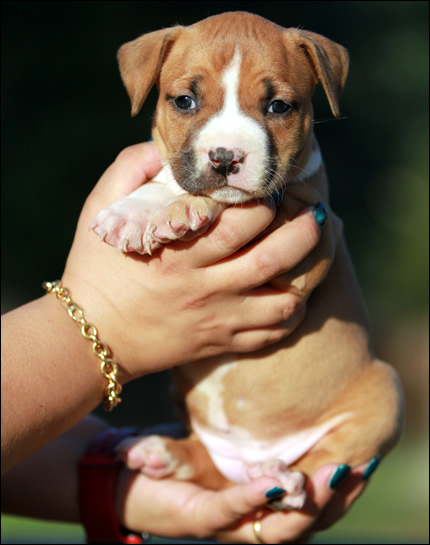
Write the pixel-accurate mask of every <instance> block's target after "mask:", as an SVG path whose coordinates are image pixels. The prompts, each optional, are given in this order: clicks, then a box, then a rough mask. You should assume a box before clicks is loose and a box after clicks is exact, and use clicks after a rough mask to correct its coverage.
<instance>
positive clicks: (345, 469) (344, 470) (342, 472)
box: [329, 464, 351, 490]
mask: <svg viewBox="0 0 430 545" xmlns="http://www.w3.org/2000/svg"><path fill="white" fill-rule="evenodd" d="M350 471H351V468H350V467H349V466H347V465H346V464H340V466H338V468H337V469H336V471H335V472H334V475H333V477H332V478H331V479H330V483H329V487H330V488H331V489H332V490H334V489H335V488H337V487H338V486H339V485H340V483H341V482H342V481H343V480H344V479H345V477H346V476H347V475H348V473H349V472H350Z"/></svg>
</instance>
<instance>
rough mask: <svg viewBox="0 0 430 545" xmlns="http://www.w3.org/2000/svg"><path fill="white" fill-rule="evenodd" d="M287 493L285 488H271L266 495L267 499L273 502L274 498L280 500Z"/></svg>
mask: <svg viewBox="0 0 430 545" xmlns="http://www.w3.org/2000/svg"><path fill="white" fill-rule="evenodd" d="M286 492H287V491H286V490H284V489H283V488H279V487H278V486H275V487H274V488H271V489H270V490H268V491H267V492H266V494H265V496H266V498H267V499H269V500H273V499H274V498H280V497H281V496H283V495H284V494H285V493H286Z"/></svg>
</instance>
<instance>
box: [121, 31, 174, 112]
mask: <svg viewBox="0 0 430 545" xmlns="http://www.w3.org/2000/svg"><path fill="white" fill-rule="evenodd" d="M182 29H183V27H180V26H177V27H173V28H166V29H163V30H157V31H156V32H151V33H149V34H144V35H143V36H140V38H137V39H136V40H133V41H132V42H127V43H126V44H124V45H123V46H122V47H121V48H120V49H119V51H118V55H117V57H118V62H119V69H120V72H121V78H122V81H123V83H124V85H125V88H126V89H127V93H128V96H129V97H130V100H131V115H132V116H133V117H134V116H135V115H137V114H138V113H139V111H140V108H141V107H142V104H143V103H144V101H145V99H146V97H147V95H148V93H149V91H150V90H151V87H152V86H153V85H154V83H155V81H156V80H157V78H158V76H159V74H160V70H161V66H162V64H163V62H164V60H165V58H166V55H167V53H168V51H169V49H170V47H171V46H172V44H173V42H174V41H175V40H176V38H177V36H178V34H179V33H180V32H181V31H182Z"/></svg>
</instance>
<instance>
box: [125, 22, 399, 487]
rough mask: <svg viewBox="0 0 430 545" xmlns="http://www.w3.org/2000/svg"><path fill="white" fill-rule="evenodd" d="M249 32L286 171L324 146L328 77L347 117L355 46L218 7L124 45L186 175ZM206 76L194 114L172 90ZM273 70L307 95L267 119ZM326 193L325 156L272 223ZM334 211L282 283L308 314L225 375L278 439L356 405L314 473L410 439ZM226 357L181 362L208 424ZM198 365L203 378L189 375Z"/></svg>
mask: <svg viewBox="0 0 430 545" xmlns="http://www.w3.org/2000/svg"><path fill="white" fill-rule="evenodd" d="M238 29H240V32H239V31H238ZM237 42H239V43H245V42H246V44H247V45H246V48H244V49H243V50H242V51H241V52H242V56H243V60H242V67H241V74H242V77H241V80H240V86H239V96H240V105H241V108H242V109H243V111H244V112H245V113H247V114H248V115H249V116H251V117H253V118H254V119H255V120H257V121H258V122H260V123H261V124H262V126H264V127H265V129H266V131H267V132H268V133H270V134H271V135H272V136H273V142H274V146H275V148H276V151H277V158H278V172H279V174H280V175H281V176H282V177H283V179H284V180H286V181H287V182H289V181H291V180H292V179H293V178H295V176H297V174H298V172H300V168H303V167H304V165H305V164H306V162H307V160H308V158H309V156H310V153H311V150H312V146H314V145H316V144H315V142H314V140H313V134H312V115H313V114H312V104H311V97H312V94H313V91H314V88H315V85H316V84H317V82H321V83H322V85H323V87H324V89H325V92H326V94H327V97H328V100H329V103H330V106H331V108H332V111H333V114H334V115H335V116H336V117H338V116H339V107H338V99H339V95H340V93H341V90H342V88H343V86H344V83H345V79H346V74H347V70H348V56H347V53H346V50H345V49H344V48H343V47H341V46H339V45H338V44H335V43H334V42H332V41H330V40H328V39H327V38H324V37H322V36H319V35H317V34H314V33H311V32H306V31H302V30H297V29H284V28H281V27H279V26H277V25H274V24H273V23H270V22H269V21H266V20H265V19H262V18H261V17H258V16H255V15H251V14H247V13H234V14H223V15H218V16H215V17H211V18H208V19H206V20H204V21H202V22H199V23H196V24H195V25H192V26H191V27H187V28H184V27H175V28H173V29H165V30H161V31H158V32H154V33H152V34H149V35H145V36H143V37H141V38H139V39H137V40H135V41H134V42H130V43H128V44H125V45H124V46H123V47H122V48H121V50H120V52H119V60H120V67H121V73H122V77H123V81H124V84H125V86H126V88H127V90H128V93H129V95H130V98H131V102H132V113H133V115H136V114H137V113H138V111H139V109H140V107H141V105H142V102H143V101H144V99H145V97H146V95H147V93H148V92H149V89H150V87H151V86H152V84H153V83H154V82H156V83H157V85H158V87H159V90H160V97H159V102H158V107H157V113H156V118H155V126H154V133H153V134H154V139H155V140H156V143H157V145H158V147H159V150H160V153H161V154H162V156H164V157H166V158H167V159H168V160H169V161H170V163H171V165H172V170H173V172H174V174H175V177H179V178H180V176H181V164H180V158H179V155H178V150H183V149H185V148H186V147H187V143H188V142H189V141H190V139H191V138H192V136H193V135H194V134H195V133H196V131H197V130H198V129H199V128H200V127H201V126H202V125H203V124H204V123H206V122H207V120H208V119H209V118H210V117H211V116H212V115H213V114H214V113H215V112H216V111H217V110H218V109H220V107H221V104H222V99H223V89H222V86H221V82H220V78H219V75H220V73H221V72H222V70H223V69H224V68H225V66H226V65H227V64H228V63H229V61H230V59H231V58H232V56H233V52H234V48H235V45H236V43H237ZM191 52H192V57H191V55H190V53H191ZM196 78H197V79H198V83H197V84H198V85H199V89H200V91H201V93H202V95H203V96H204V97H205V108H204V110H202V112H200V113H199V115H198V116H194V117H193V116H184V114H180V113H178V112H176V111H175V109H174V108H173V107H172V105H171V104H170V103H169V102H168V101H167V100H166V96H167V95H172V96H173V95H177V94H187V93H188V92H189V89H190V85H191V82H192V81H195V80H196ZM265 78H270V79H271V80H272V81H275V82H276V85H277V89H276V90H277V91H278V92H281V94H282V96H287V97H288V99H289V100H290V101H291V102H294V103H297V104H298V105H299V108H297V109H296V110H295V111H294V113H293V114H292V115H291V116H290V117H288V118H287V119H284V120H282V122H280V121H279V119H268V118H267V117H264V115H263V113H261V112H260V111H259V110H258V108H257V107H256V105H257V104H259V103H260V102H261V101H262V100H263V98H264V93H265V86H264V79H265ZM319 201H323V202H325V203H326V204H327V206H328V185H327V178H326V175H325V170H324V167H323V166H322V167H321V169H320V171H319V172H318V173H317V174H315V175H314V176H313V177H312V178H309V179H307V180H306V181H305V182H304V183H301V184H293V185H288V183H287V186H286V190H285V198H284V201H283V203H282V204H281V206H280V209H279V212H278V215H277V218H276V221H275V223H274V225H273V226H272V228H274V227H275V226H276V225H277V224H278V225H279V224H280V223H284V222H287V221H290V220H291V219H292V218H293V217H294V216H295V214H296V213H297V212H298V211H299V210H300V209H302V208H303V207H305V206H307V205H315V204H316V203H317V202H319ZM328 217H329V220H328V222H327V224H326V226H325V228H324V232H323V235H322V239H321V242H320V243H319V245H318V247H317V248H316V249H315V250H314V251H313V252H312V253H311V254H310V255H309V256H308V257H307V258H306V259H305V260H304V261H303V262H302V263H301V264H300V265H298V266H297V267H296V268H295V269H293V270H292V271H290V272H288V273H286V274H285V275H283V276H282V277H279V278H277V279H275V280H273V282H272V284H273V285H274V286H276V287H278V288H279V289H284V290H291V291H294V292H295V293H297V294H298V295H299V296H300V297H301V298H302V300H307V299H308V298H309V301H308V308H307V315H306V319H305V321H304V322H303V324H302V325H301V326H300V327H299V328H298V329H297V330H295V331H294V332H293V333H292V334H291V335H290V336H289V337H288V338H286V339H285V340H283V341H282V342H280V343H278V344H276V345H274V346H270V347H268V348H265V349H262V350H260V351H258V352H257V353H253V354H246V355H237V356H235V358H236V361H238V362H240V365H238V366H236V367H234V368H232V369H231V370H229V371H228V372H227V373H226V374H225V376H224V379H223V380H224V382H223V386H224V389H223V393H222V394H221V395H222V401H223V409H224V412H225V414H226V415H227V417H228V421H229V424H230V425H232V426H237V427H240V428H243V429H245V430H248V431H249V432H250V433H251V434H252V437H253V439H255V440H264V441H270V440H271V439H277V438H279V437H282V436H284V435H286V434H288V433H290V432H291V433H293V432H297V431H298V430H300V429H303V428H305V427H308V426H314V425H318V424H320V423H322V422H324V421H326V420H327V419H329V418H331V417H333V416H335V415H337V414H340V413H344V412H348V413H350V414H351V415H350V417H349V418H348V420H346V421H345V422H344V423H343V424H341V425H339V426H338V427H337V428H336V429H335V430H333V431H331V432H330V433H329V434H327V435H326V436H324V437H323V438H322V439H321V440H320V441H319V442H318V443H317V444H316V445H315V446H314V447H313V448H312V449H311V450H310V451H309V452H308V453H307V454H305V455H304V456H303V457H302V458H301V459H300V460H298V461H297V462H296V463H295V464H294V468H295V469H298V470H300V471H302V472H304V473H305V474H307V475H311V474H313V473H314V471H315V470H316V469H317V468H318V467H319V466H321V465H322V464H324V463H327V462H338V463H348V464H350V465H352V466H356V465H358V464H361V463H364V462H366V461H368V460H370V458H372V457H373V456H375V455H377V454H382V455H383V454H385V453H387V452H388V450H389V449H390V448H392V446H393V445H394V444H395V443H396V441H397V439H398V437H399V434H400V430H401V420H402V394H401V387H400V385H399V381H398V378H397V375H396V374H395V372H394V371H393V370H392V369H391V368H390V367H389V366H388V365H386V364H384V363H382V362H381V361H379V360H378V359H377V358H376V357H375V355H374V354H373V349H372V346H371V341H370V338H369V326H368V319H367V316H366V311H365V309H364V305H363V302H362V298H361V295H360V291H359V288H358V284H357V281H356V278H355V275H354V272H353V269H352V265H351V262H350V259H349V256H348V252H347V249H346V245H345V242H344V239H343V236H342V223H341V221H340V220H339V219H338V218H337V217H336V215H335V214H334V213H333V211H332V210H330V209H329V216H328ZM219 362H222V358H221V359H218V358H212V359H210V360H208V361H206V362H204V363H202V362H200V363H195V364H190V365H188V366H187V368H186V373H184V372H183V369H181V368H179V369H177V370H176V372H175V374H176V376H177V384H178V387H179V389H180V390H181V391H182V395H183V396H184V398H185V402H186V407H187V410H188V412H189V414H192V415H193V418H194V419H195V420H196V421H197V422H198V423H199V424H200V425H201V426H203V427H204V426H207V421H208V403H207V400H206V399H205V395H204V394H203V393H202V392H200V391H198V390H197V389H196V388H195V386H196V384H195V383H196V382H197V384H198V378H196V377H198V376H199V375H201V374H202V373H204V374H208V373H210V372H211V370H212V369H215V368H216V366H217V365H218V364H219ZM190 373H191V374H192V375H193V376H194V377H195V378H194V380H193V381H190V380H189V378H188V377H189V374H190ZM239 396H240V397H241V398H242V399H243V400H244V403H243V405H242V407H243V408H242V409H241V408H239V407H238V405H237V403H236V401H237V399H238V397H239ZM181 445H182V446H181ZM192 445H194V446H195V445H196V442H195V439H192V440H190V441H187V440H186V441H185V442H181V443H177V444H176V446H175V447H174V448H175V449H178V448H179V449H181V448H183V449H184V450H183V451H182V456H185V457H187V459H188V463H189V464H190V465H191V466H192V465H195V466H196V468H197V465H199V466H202V465H203V467H204V469H202V468H201V467H200V468H199V469H198V470H197V469H196V471H195V475H194V478H195V479H196V480H199V481H200V482H204V483H205V484H208V483H212V484H210V485H211V486H214V487H219V486H220V482H219V480H218V476H217V472H216V470H215V468H214V467H213V466H212V464H211V462H210V459H209V458H208V457H205V456H203V455H202V454H201V450H200V447H199V451H198V452H199V453H200V454H199V456H198V457H197V458H196V457H193V461H191V462H190V460H191V458H190V456H191V455H190V453H189V450H187V449H189V448H193V447H192ZM190 446H191V447H190ZM196 448H197V447H196ZM185 451H187V452H188V454H187V455H185V454H184V453H185ZM202 476H204V480H203V481H202ZM212 479H215V480H212ZM214 483H215V484H214Z"/></svg>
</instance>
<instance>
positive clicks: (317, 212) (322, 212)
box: [314, 202, 328, 229]
mask: <svg viewBox="0 0 430 545" xmlns="http://www.w3.org/2000/svg"><path fill="white" fill-rule="evenodd" d="M327 216H328V212H327V208H326V207H325V205H324V203H322V202H319V203H318V204H317V205H316V206H315V209H314V217H315V219H316V222H317V223H318V225H319V226H320V229H323V227H324V225H325V224H326V222H327Z"/></svg>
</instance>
